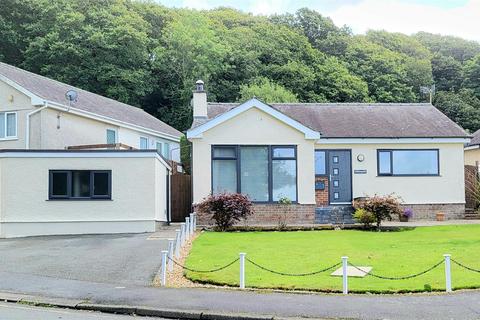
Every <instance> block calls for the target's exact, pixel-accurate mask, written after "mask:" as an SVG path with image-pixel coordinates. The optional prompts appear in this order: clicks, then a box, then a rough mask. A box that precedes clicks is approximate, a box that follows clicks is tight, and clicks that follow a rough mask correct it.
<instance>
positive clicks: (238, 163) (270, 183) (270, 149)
mask: <svg viewBox="0 0 480 320" xmlns="http://www.w3.org/2000/svg"><path fill="white" fill-rule="evenodd" d="M248 147H266V148H268V199H269V200H268V201H252V202H253V203H259V204H262V203H265V204H268V203H278V201H274V200H273V170H272V167H273V161H274V160H295V197H296V199H295V201H293V200H292V203H298V153H297V146H296V145H290V144H289V145H278V144H275V145H265V144H247V145H243V144H242V145H225V144H219V145H211V150H210V153H211V161H210V168H213V161H215V160H235V161H236V166H235V167H236V174H237V181H236V186H237V190H236V192H237V193H241V190H242V189H241V187H242V185H241V156H240V152H241V151H240V149H241V148H248ZM217 148H228V149H232V148H233V149H234V150H235V156H232V157H215V156H214V154H215V151H214V149H217ZM275 148H293V149H294V157H273V150H274V149H275ZM210 193H211V194H213V171H211V174H210Z"/></svg>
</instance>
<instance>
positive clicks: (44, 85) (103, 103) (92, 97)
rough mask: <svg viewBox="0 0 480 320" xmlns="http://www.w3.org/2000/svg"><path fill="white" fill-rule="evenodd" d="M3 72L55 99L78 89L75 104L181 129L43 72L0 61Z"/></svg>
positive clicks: (158, 127) (156, 127) (153, 126)
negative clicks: (37, 72) (42, 74)
mask: <svg viewBox="0 0 480 320" xmlns="http://www.w3.org/2000/svg"><path fill="white" fill-rule="evenodd" d="M0 74H1V75H3V76H5V77H7V78H8V79H10V80H11V81H14V82H16V83H17V84H18V85H20V86H22V87H24V88H25V89H27V90H28V91H30V92H32V93H34V94H35V95H37V96H39V97H41V98H42V99H45V100H49V101H52V102H55V103H59V104H62V105H66V104H67V101H66V99H65V93H66V92H67V91H68V90H71V89H73V90H75V91H77V92H78V101H77V102H75V103H74V104H73V105H72V107H74V108H77V109H80V110H83V111H87V112H91V113H94V114H97V115H100V116H104V117H108V118H111V119H114V120H117V121H121V122H126V123H128V124H132V125H137V126H141V127H144V128H147V129H150V130H153V131H156V132H159V133H164V134H167V135H170V136H173V137H176V138H179V137H180V136H182V133H181V132H180V131H178V130H176V129H175V128H173V127H171V126H169V125H167V124H166V123H164V122H162V121H160V120H159V119H157V118H155V117H154V116H152V115H150V114H148V113H147V112H145V111H143V110H142V109H140V108H137V107H134V106H131V105H128V104H125V103H121V102H119V101H116V100H113V99H109V98H106V97H103V96H101V95H98V94H95V93H92V92H89V91H85V90H82V89H80V88H76V87H73V86H70V85H68V84H65V83H62V82H58V81H55V80H53V79H50V78H46V77H43V76H40V75H38V74H35V73H31V72H29V71H26V70H23V69H20V68H17V67H14V66H11V65H8V64H5V63H2V62H0Z"/></svg>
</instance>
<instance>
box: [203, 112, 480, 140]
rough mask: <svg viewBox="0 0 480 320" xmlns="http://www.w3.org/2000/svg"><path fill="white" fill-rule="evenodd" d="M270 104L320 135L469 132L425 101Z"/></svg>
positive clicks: (417, 135)
mask: <svg viewBox="0 0 480 320" xmlns="http://www.w3.org/2000/svg"><path fill="white" fill-rule="evenodd" d="M238 105H239V104H237V103H209V104H208V118H209V119H212V118H214V117H216V116H218V115H220V114H222V113H225V112H227V111H228V110H231V109H233V108H235V107H236V106H238ZM271 106H272V107H273V108H275V109H277V110H278V111H280V112H282V113H284V114H285V115H287V116H289V117H291V118H293V119H295V120H297V121H298V122H300V123H302V124H303V125H305V126H307V127H309V128H311V129H313V130H316V131H319V132H320V134H321V135H322V137H324V138H442V137H443V138H446V137H452V138H453V137H455V138H464V137H468V136H469V135H468V134H467V133H466V132H465V131H464V130H463V129H462V128H461V127H460V126H459V125H457V124H456V123H455V122H453V121H452V120H450V119H449V118H448V117H447V116H446V115H444V114H443V113H441V112H440V111H439V110H438V109H437V108H435V107H434V106H433V105H431V104H428V103H411V104H410V103H408V104H407V103H371V104H366V103H274V104H271ZM194 125H199V124H194ZM479 140H480V138H479Z"/></svg>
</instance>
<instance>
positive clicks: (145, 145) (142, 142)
mask: <svg viewBox="0 0 480 320" xmlns="http://www.w3.org/2000/svg"><path fill="white" fill-rule="evenodd" d="M140 149H142V150H146V149H148V138H146V137H140Z"/></svg>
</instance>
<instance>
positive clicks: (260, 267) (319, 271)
mask: <svg viewBox="0 0 480 320" xmlns="http://www.w3.org/2000/svg"><path fill="white" fill-rule="evenodd" d="M245 260H247V261H248V262H250V263H251V264H253V265H254V266H255V267H257V268H259V269H262V270H263V271H267V272H271V273H274V274H278V275H281V276H289V277H305V276H313V275H316V274H319V273H322V272H326V271H328V270H331V269H333V268H336V267H338V266H340V265H341V264H342V263H341V262H339V263H336V264H334V265H332V266H330V267H328V268H324V269H321V270H317V271H313V272H305V273H287V272H280V271H275V270H271V269H268V268H266V267H264V266H262V265H259V264H258V263H256V262H254V261H252V260H250V259H248V258H245Z"/></svg>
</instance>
